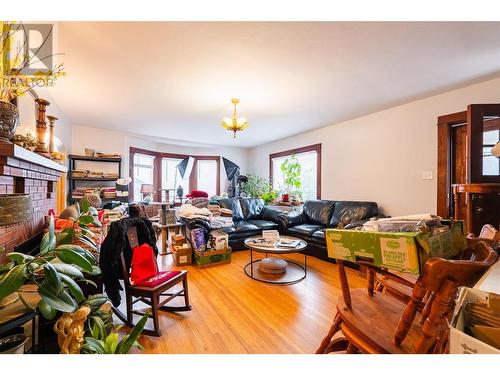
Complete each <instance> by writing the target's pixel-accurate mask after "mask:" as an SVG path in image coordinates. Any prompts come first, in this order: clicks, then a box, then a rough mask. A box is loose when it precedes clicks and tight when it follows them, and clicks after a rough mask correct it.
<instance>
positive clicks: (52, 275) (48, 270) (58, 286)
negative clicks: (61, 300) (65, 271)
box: [43, 263, 63, 294]
mask: <svg viewBox="0 0 500 375" xmlns="http://www.w3.org/2000/svg"><path fill="white" fill-rule="evenodd" d="M43 272H44V274H45V283H46V284H48V286H49V287H50V288H51V289H52V290H53V291H54V292H55V293H56V294H57V293H59V292H61V291H62V288H63V285H62V283H61V277H60V276H59V273H58V272H57V271H56V269H55V268H54V266H53V265H52V264H51V263H46V264H44V266H43Z"/></svg>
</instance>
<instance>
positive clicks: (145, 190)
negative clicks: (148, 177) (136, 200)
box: [141, 184, 155, 204]
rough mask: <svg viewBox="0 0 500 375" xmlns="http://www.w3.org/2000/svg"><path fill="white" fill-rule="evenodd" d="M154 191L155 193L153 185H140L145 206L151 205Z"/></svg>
mask: <svg viewBox="0 0 500 375" xmlns="http://www.w3.org/2000/svg"><path fill="white" fill-rule="evenodd" d="M154 191H155V187H154V185H152V184H142V185H141V194H142V202H143V203H145V204H151V203H153V194H154Z"/></svg>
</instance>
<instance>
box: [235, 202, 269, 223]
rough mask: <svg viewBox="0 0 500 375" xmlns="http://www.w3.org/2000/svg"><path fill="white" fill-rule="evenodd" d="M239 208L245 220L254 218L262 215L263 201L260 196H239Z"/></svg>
mask: <svg viewBox="0 0 500 375" xmlns="http://www.w3.org/2000/svg"><path fill="white" fill-rule="evenodd" d="M240 204H241V209H242V211H243V217H244V218H245V220H256V219H260V218H261V216H262V208H263V207H264V201H263V200H262V199H260V198H241V199H240Z"/></svg>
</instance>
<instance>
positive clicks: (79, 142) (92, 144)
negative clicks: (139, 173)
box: [71, 125, 249, 193]
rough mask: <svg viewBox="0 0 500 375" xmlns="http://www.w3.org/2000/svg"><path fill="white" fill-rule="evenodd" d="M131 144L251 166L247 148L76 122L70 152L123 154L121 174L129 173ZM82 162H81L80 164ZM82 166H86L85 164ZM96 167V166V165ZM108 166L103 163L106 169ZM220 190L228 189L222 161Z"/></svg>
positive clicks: (242, 166) (247, 167)
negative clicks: (160, 138) (167, 139)
mask: <svg viewBox="0 0 500 375" xmlns="http://www.w3.org/2000/svg"><path fill="white" fill-rule="evenodd" d="M130 147H137V148H143V149H146V150H151V151H159V152H170V153H176V154H188V155H210V156H217V155H218V156H223V157H225V158H227V159H229V160H231V161H232V162H234V163H236V164H237V165H239V166H240V168H241V173H242V174H243V173H246V171H247V170H248V169H249V166H248V162H249V158H248V150H247V149H244V148H236V147H196V146H192V145H186V146H180V145H172V144H166V143H160V142H156V141H151V140H148V139H144V138H142V137H139V136H137V135H134V134H129V133H125V132H117V131H114V130H107V129H100V128H94V127H89V126H79V125H73V127H72V140H71V153H73V154H78V155H84V154H85V148H93V149H94V150H95V151H96V152H104V153H107V154H109V153H118V154H120V155H122V156H123V164H122V175H123V176H128V174H129V150H130ZM81 165H82V164H81ZM82 168H85V166H84V165H82ZM94 168H95V165H94ZM104 168H105V166H104V165H103V166H102V169H103V170H105V169H104ZM220 179H221V185H220V186H221V193H223V192H224V191H225V190H226V187H227V177H226V172H225V170H224V166H223V163H222V161H221V173H220Z"/></svg>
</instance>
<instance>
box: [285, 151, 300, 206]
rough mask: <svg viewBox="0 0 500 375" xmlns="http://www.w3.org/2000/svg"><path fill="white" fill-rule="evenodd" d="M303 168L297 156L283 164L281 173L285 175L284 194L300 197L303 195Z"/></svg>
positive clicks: (291, 157)
mask: <svg viewBox="0 0 500 375" xmlns="http://www.w3.org/2000/svg"><path fill="white" fill-rule="evenodd" d="M301 171H302V166H301V165H300V163H299V160H298V159H297V157H296V156H295V155H292V156H290V157H289V158H287V159H286V160H285V161H284V162H283V163H282V164H281V172H282V173H283V182H284V186H283V193H285V194H291V195H295V196H300V195H301V194H302V193H301V191H300V188H301V187H302V182H301V180H300V174H301Z"/></svg>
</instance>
